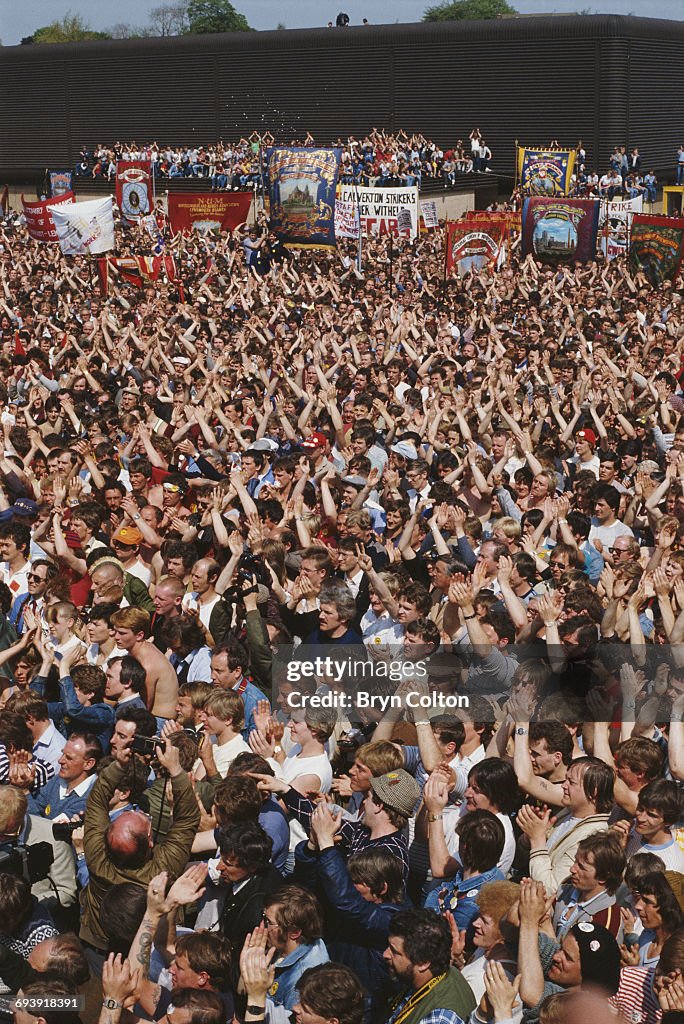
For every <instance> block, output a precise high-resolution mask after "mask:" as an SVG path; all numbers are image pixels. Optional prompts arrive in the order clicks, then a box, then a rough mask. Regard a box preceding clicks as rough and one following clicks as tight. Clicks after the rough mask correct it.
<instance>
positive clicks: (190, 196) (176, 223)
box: [168, 192, 253, 235]
mask: <svg viewBox="0 0 684 1024" xmlns="http://www.w3.org/2000/svg"><path fill="white" fill-rule="evenodd" d="M252 198H253V197H252V193H251V192H197V193H195V192H190V193H188V192H185V193H183V194H182V195H170V196H169V197H168V202H169V223H170V224H171V230H172V231H173V232H174V234H175V233H177V232H179V231H192V230H195V231H199V232H200V233H201V234H204V235H206V234H208V233H209V232H210V231H233V230H234V229H235V228H236V227H237V226H238V225H239V224H244V223H245V221H246V220H247V218H248V217H249V211H250V208H251V206H252Z"/></svg>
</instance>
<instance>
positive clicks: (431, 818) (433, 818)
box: [427, 814, 444, 822]
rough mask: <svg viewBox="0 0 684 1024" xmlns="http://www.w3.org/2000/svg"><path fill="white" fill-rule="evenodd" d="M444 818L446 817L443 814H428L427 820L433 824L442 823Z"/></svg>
mask: <svg viewBox="0 0 684 1024" xmlns="http://www.w3.org/2000/svg"><path fill="white" fill-rule="evenodd" d="M443 817H444V815H443V814H428V816H427V820H428V821H430V822H432V821H441V819H442V818H443Z"/></svg>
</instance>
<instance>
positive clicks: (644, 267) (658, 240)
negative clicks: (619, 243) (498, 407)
mask: <svg viewBox="0 0 684 1024" xmlns="http://www.w3.org/2000/svg"><path fill="white" fill-rule="evenodd" d="M683 254H684V217H655V216H651V214H648V213H635V214H634V216H633V218H632V232H631V236H630V246H629V263H630V269H631V271H632V273H633V274H636V273H638V271H640V270H641V271H642V272H643V273H644V274H645V275H646V277H647V278H648V280H649V281H650V282H651V284H652V285H654V286H656V285H659V284H661V283H662V282H663V281H674V279H675V277H676V276H677V273H678V271H679V266H680V264H681V261H682V255H683Z"/></svg>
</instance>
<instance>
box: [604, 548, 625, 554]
mask: <svg viewBox="0 0 684 1024" xmlns="http://www.w3.org/2000/svg"><path fill="white" fill-rule="evenodd" d="M608 550H609V551H610V553H611V555H620V554H625V552H629V548H608Z"/></svg>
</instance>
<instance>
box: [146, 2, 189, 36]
mask: <svg viewBox="0 0 684 1024" xmlns="http://www.w3.org/2000/svg"><path fill="white" fill-rule="evenodd" d="M188 28H189V25H188V5H187V4H186V3H177V4H162V5H161V6H160V7H153V8H152V10H151V11H150V30H151V32H152V35H154V36H182V35H184V34H185V33H186V32H187V31H188Z"/></svg>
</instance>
